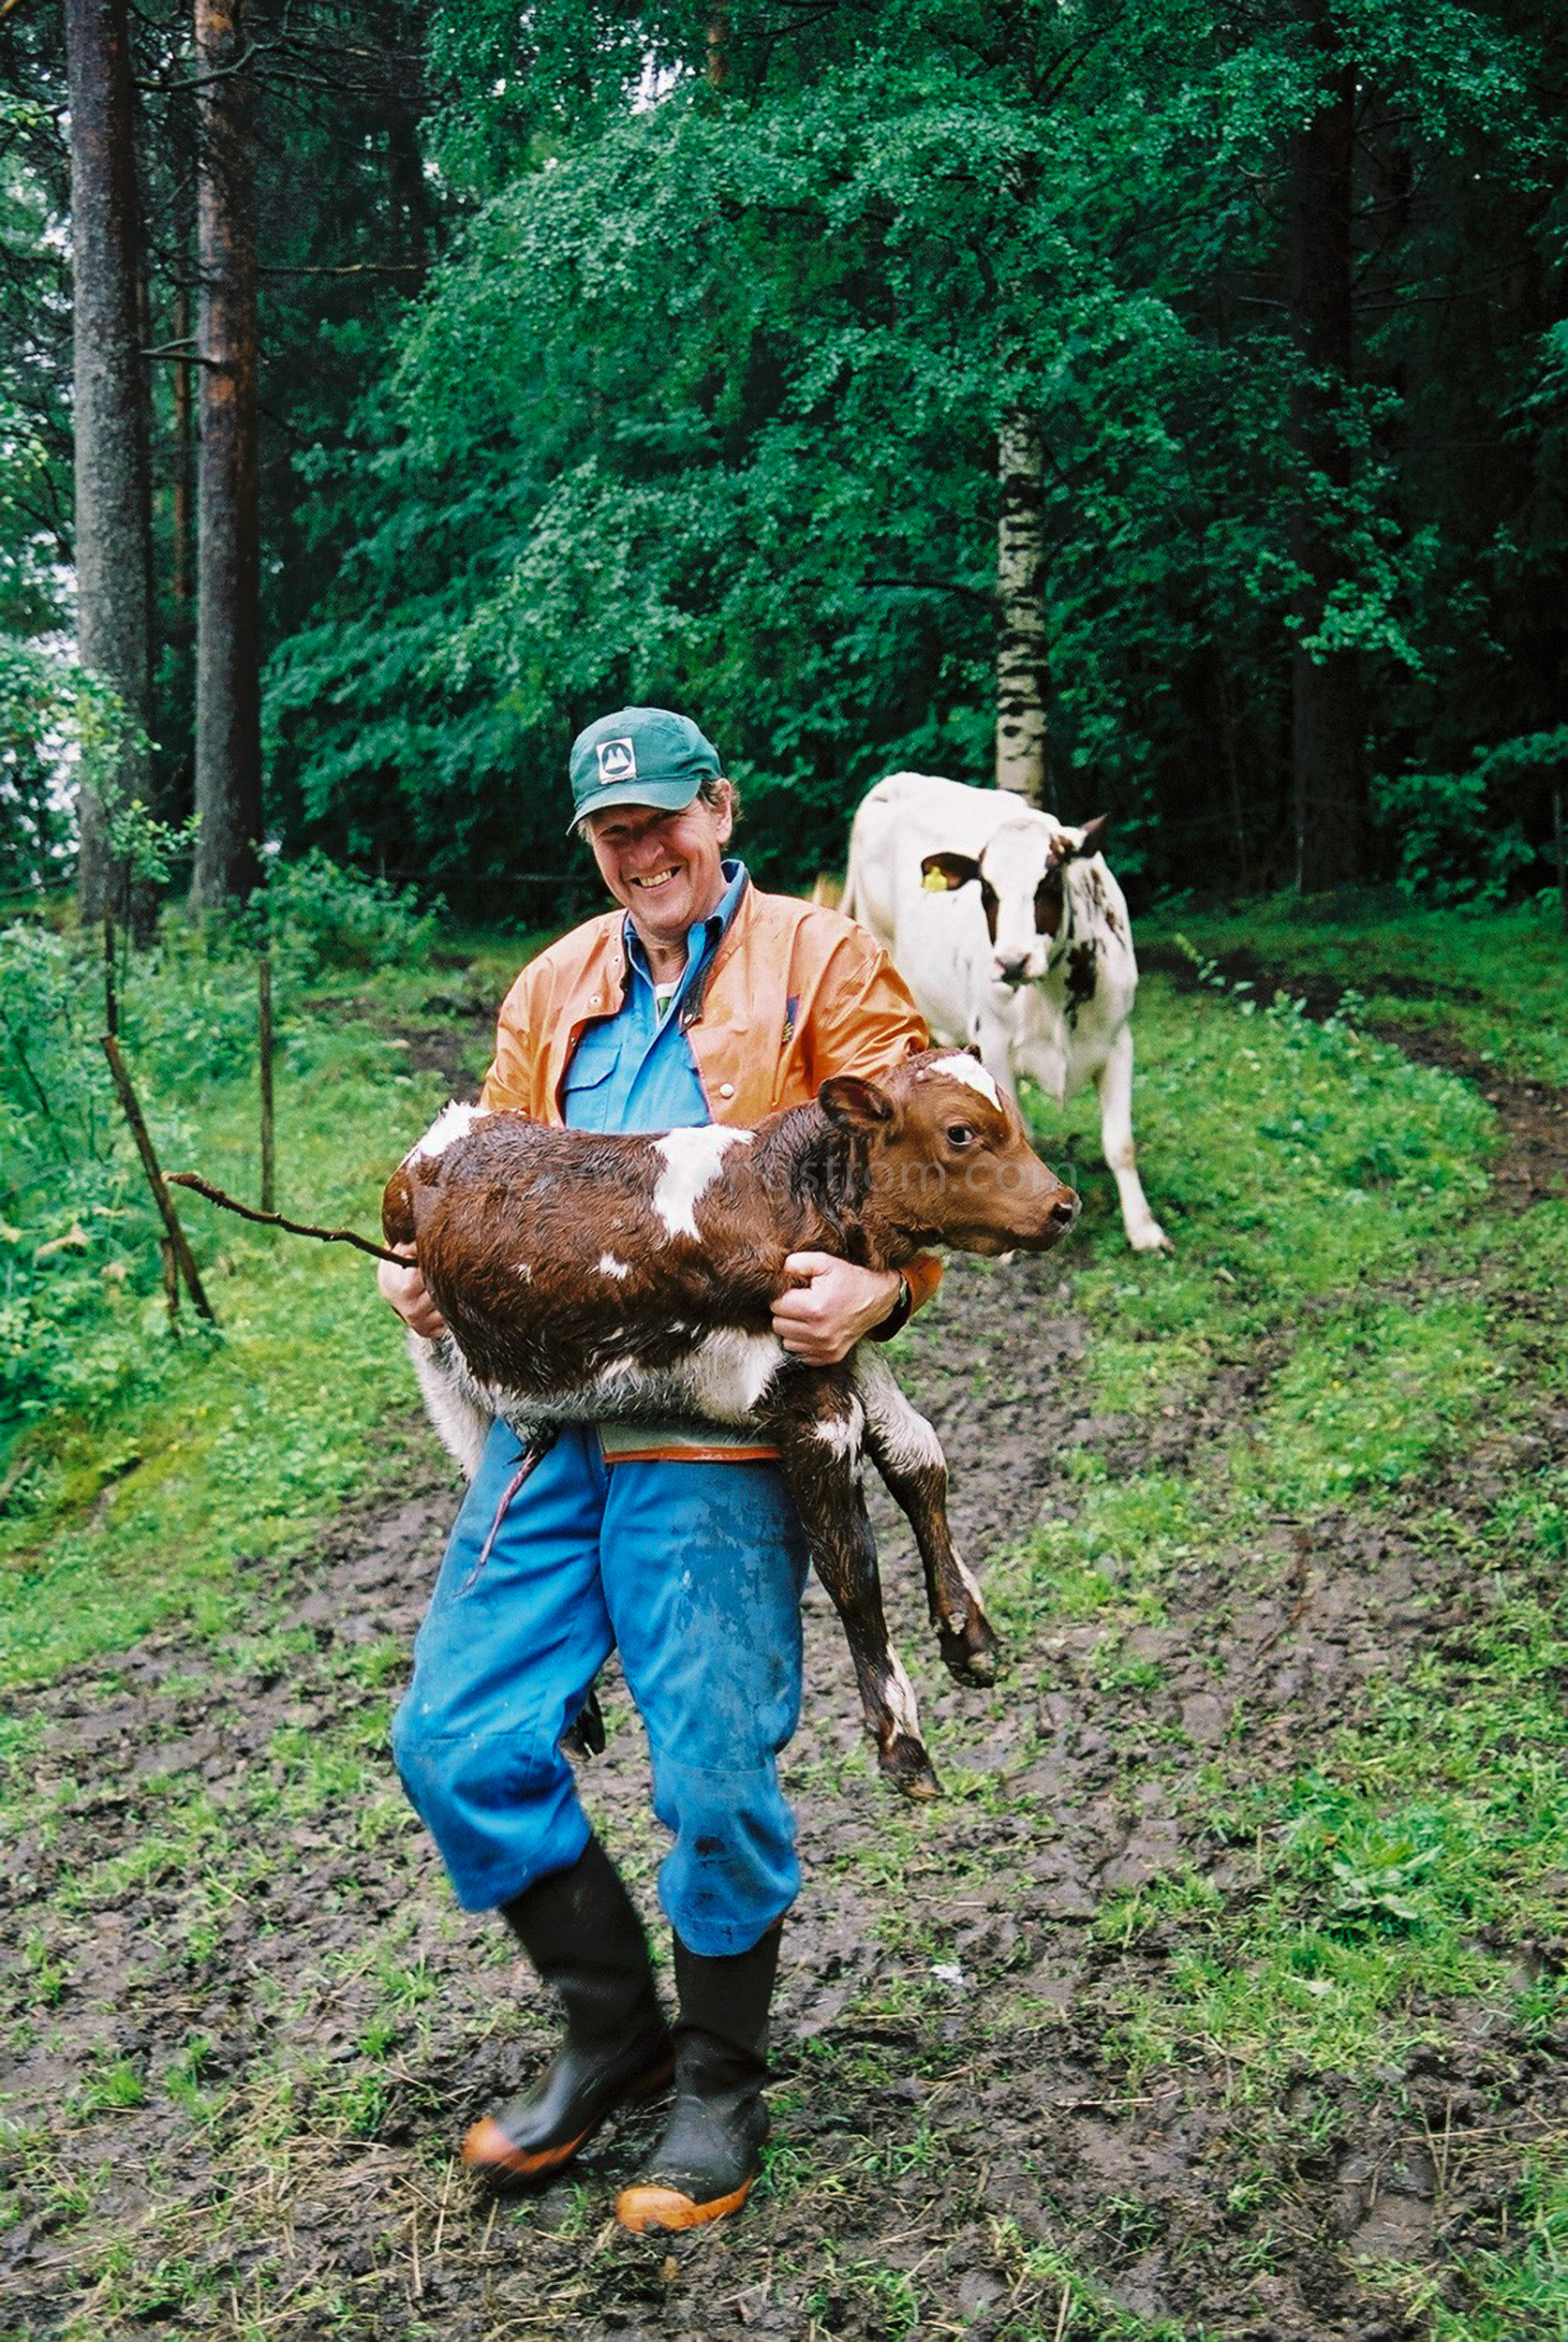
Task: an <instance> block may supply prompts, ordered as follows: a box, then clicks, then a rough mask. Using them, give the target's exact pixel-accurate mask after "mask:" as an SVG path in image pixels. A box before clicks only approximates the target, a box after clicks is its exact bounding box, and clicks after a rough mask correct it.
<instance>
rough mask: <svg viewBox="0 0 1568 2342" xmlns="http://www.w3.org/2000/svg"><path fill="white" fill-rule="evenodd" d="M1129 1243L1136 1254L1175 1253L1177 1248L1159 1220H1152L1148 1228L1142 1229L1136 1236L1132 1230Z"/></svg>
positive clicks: (1128, 1239) (1129, 1234)
mask: <svg viewBox="0 0 1568 2342" xmlns="http://www.w3.org/2000/svg"><path fill="white" fill-rule="evenodd" d="M1127 1241H1128V1242H1129V1244H1131V1245H1132V1250H1133V1251H1134V1252H1135V1253H1174V1252H1175V1251H1176V1246H1175V1245H1174V1244H1173V1243H1172V1242H1171V1239H1170V1238H1169V1237H1168V1236H1167V1235H1166V1234H1165V1231H1164V1229H1163V1228H1162V1227H1161V1225H1160V1223H1159V1222H1158V1221H1157V1220H1151V1221H1150V1222H1149V1223H1148V1226H1147V1227H1146V1228H1140V1229H1139V1230H1138V1232H1137V1234H1136V1236H1134V1235H1133V1234H1132V1232H1131V1230H1130V1231H1129V1233H1128V1238H1127Z"/></svg>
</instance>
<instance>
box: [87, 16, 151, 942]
mask: <svg viewBox="0 0 1568 2342" xmlns="http://www.w3.org/2000/svg"><path fill="white" fill-rule="evenodd" d="M66 38H67V53H68V64H69V73H70V107H71V255H72V277H73V310H74V326H75V376H74V380H75V413H74V417H73V421H74V425H75V432H76V584H77V654H78V657H79V658H80V660H81V664H82V666H83V667H85V668H87V669H88V670H89V672H90V673H91V674H95V675H97V676H100V677H101V678H102V680H103V681H104V682H106V683H108V684H110V685H111V686H112V688H113V689H114V690H115V691H116V692H117V693H118V694H119V697H120V700H121V702H122V704H123V705H124V707H125V711H126V716H127V717H128V718H129V719H130V720H131V721H132V722H133V723H134V724H136V725H137V726H138V727H139V729H140V730H141V732H142V733H143V734H145V731H146V729H147V726H148V724H149V721H150V719H151V702H152V671H153V553H152V491H151V485H150V473H149V467H148V452H147V395H146V368H145V363H144V361H143V359H142V355H141V322H140V317H139V302H140V287H139V275H140V271H139V267H138V245H139V240H140V238H139V223H138V215H137V200H136V162H135V146H134V112H133V105H132V93H131V61H130V44H129V35H128V31H127V25H126V0H67V7H66ZM117 778H118V779H119V781H120V782H121V784H122V785H123V786H124V788H125V789H126V793H127V794H130V795H140V796H141V797H142V798H144V799H145V798H146V796H147V794H148V791H149V786H150V784H149V778H148V772H147V759H146V755H145V753H144V751H142V750H141V749H133V750H132V751H131V752H130V753H129V754H127V755H126V757H125V758H124V759H123V760H122V762H121V764H120V768H119V772H118V774H117ZM114 882H115V872H114V871H113V869H112V867H111V861H110V853H109V839H108V836H107V833H106V827H105V820H104V808H103V805H102V803H101V801H100V799H99V798H98V796H97V795H96V793H95V792H93V791H92V790H89V789H87V788H85V787H84V788H83V789H82V791H81V854H80V858H79V861H78V865H77V892H78V898H79V901H80V903H81V915H82V917H83V918H84V919H87V918H93V919H96V917H97V916H98V915H99V914H100V912H102V910H103V908H104V906H105V904H106V902H108V901H110V900H111V894H112V891H113V888H114Z"/></svg>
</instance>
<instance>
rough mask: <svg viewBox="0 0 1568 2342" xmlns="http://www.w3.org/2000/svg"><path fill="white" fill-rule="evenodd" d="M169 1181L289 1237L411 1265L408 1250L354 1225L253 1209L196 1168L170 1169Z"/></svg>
mask: <svg viewBox="0 0 1568 2342" xmlns="http://www.w3.org/2000/svg"><path fill="white" fill-rule="evenodd" d="M169 1184H170V1187H188V1188H191V1189H193V1190H194V1192H195V1193H197V1194H198V1195H205V1197H206V1198H207V1201H208V1202H209V1204H218V1205H221V1206H222V1208H223V1209H224V1210H225V1211H237V1212H238V1213H239V1215H240V1218H241V1219H242V1220H254V1221H255V1222H256V1223H257V1224H258V1225H259V1227H263V1228H282V1229H284V1230H285V1231H286V1232H287V1233H288V1235H289V1236H313V1237H316V1238H318V1239H319V1240H320V1242H321V1243H323V1244H351V1245H352V1246H353V1247H354V1249H355V1251H356V1252H359V1253H369V1254H370V1257H371V1259H372V1260H390V1261H392V1263H393V1264H394V1265H395V1266H396V1267H399V1268H407V1266H408V1261H407V1254H406V1253H389V1252H388V1250H387V1248H386V1246H385V1245H384V1244H372V1242H371V1241H370V1238H368V1237H367V1236H359V1235H357V1234H356V1233H355V1231H354V1230H353V1229H352V1228H317V1227H313V1226H312V1225H311V1223H310V1222H309V1221H308V1220H284V1219H281V1218H280V1217H279V1215H278V1214H277V1213H276V1212H275V1211H252V1209H251V1208H250V1206H249V1205H248V1204H242V1203H238V1202H236V1201H235V1199H234V1197H233V1196H232V1195H226V1194H225V1193H224V1192H223V1190H222V1188H221V1187H214V1186H213V1185H212V1183H211V1182H210V1181H209V1180H207V1179H202V1178H198V1177H197V1175H196V1173H195V1172H194V1171H171V1172H170V1175H169Z"/></svg>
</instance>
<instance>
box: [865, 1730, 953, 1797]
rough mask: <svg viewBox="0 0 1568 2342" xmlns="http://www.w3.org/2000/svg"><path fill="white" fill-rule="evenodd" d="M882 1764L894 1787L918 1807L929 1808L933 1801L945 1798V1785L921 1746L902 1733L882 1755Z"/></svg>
mask: <svg viewBox="0 0 1568 2342" xmlns="http://www.w3.org/2000/svg"><path fill="white" fill-rule="evenodd" d="M880 1764H881V1768H882V1771H883V1773H884V1775H885V1776H886V1778H887V1779H888V1780H889V1781H891V1782H892V1784H893V1786H894V1787H895V1789H897V1790H898V1791H899V1793H900V1794H901V1795H902V1796H904V1797H907V1798H912V1799H913V1800H914V1801H915V1802H916V1803H917V1804H929V1803H930V1801H931V1800H932V1799H933V1798H938V1797H940V1796H941V1795H942V1785H941V1783H940V1782H939V1780H938V1778H937V1775H936V1772H935V1771H934V1770H933V1768H932V1764H931V1759H930V1757H929V1756H927V1755H926V1753H925V1747H924V1745H923V1744H922V1742H919V1741H911V1740H910V1739H908V1738H907V1737H906V1736H905V1735H903V1734H902V1733H900V1734H899V1736H898V1737H897V1738H896V1739H895V1740H893V1741H890V1742H888V1744H887V1746H886V1747H885V1748H884V1749H883V1750H882V1751H881V1752H880Z"/></svg>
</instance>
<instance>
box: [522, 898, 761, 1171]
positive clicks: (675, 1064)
mask: <svg viewBox="0 0 1568 2342" xmlns="http://www.w3.org/2000/svg"><path fill="white" fill-rule="evenodd" d="M722 867H723V871H724V881H725V884H724V892H723V894H722V895H721V896H720V897H719V900H718V907H717V910H716V911H712V912H709V914H708V916H707V917H706V918H705V919H699V920H698V922H697V924H696V926H693V927H692V928H690V929H689V931H688V935H687V939H686V966H685V968H684V970H683V971H682V973H681V977H680V981H679V983H678V984H677V985H676V986H675V989H674V993H673V997H672V998H671V1000H670V1001H669V1004H668V1005H667V1007H666V1008H665V1010H664V1013H663V1015H659V1011H658V1001H656V999H655V997H654V983H653V975H652V972H651V971H650V970H649V967H648V958H647V954H646V953H645V952H644V950H643V944H642V941H641V939H640V938H639V936H638V933H637V930H636V928H635V927H634V926H632V924H631V920H630V918H629V917H628V919H627V921H626V926H625V942H626V956H627V964H628V967H629V971H630V974H629V983H628V986H627V995H626V999H625V1001H624V1002H623V1004H622V1006H621V1007H620V1008H619V1009H618V1010H617V1011H616V1013H615V1015H614V1016H605V1017H601V1018H600V1019H599V1022H598V1023H597V1024H593V1025H590V1026H589V1027H588V1029H587V1030H586V1031H585V1032H584V1035H583V1038H582V1039H581V1041H579V1043H578V1044H577V1046H576V1048H575V1049H574V1050H573V1051H572V1053H571V1058H570V1062H569V1064H568V1066H567V1070H566V1079H565V1081H564V1082H563V1083H562V1086H561V1114H562V1119H563V1120H564V1121H565V1123H566V1126H567V1128H568V1130H570V1131H622V1132H635V1131H678V1130H692V1129H695V1128H696V1127H697V1126H698V1125H699V1124H702V1123H706V1122H711V1121H712V1120H713V1116H712V1115H711V1113H710V1112H709V1111H708V1101H707V1098H706V1095H705V1094H704V1092H703V1084H702V1079H701V1077H700V1075H699V1074H698V1072H697V1060H696V1059H695V1058H694V1057H693V1056H692V1054H691V1045H690V1044H689V1042H688V1040H687V1037H686V1034H685V1032H684V1031H683V1030H681V1010H682V1007H683V1005H684V1004H685V1003H686V1002H687V1001H688V1000H690V999H691V998H692V996H693V994H695V993H697V992H699V991H700V989H701V986H702V984H703V978H704V977H705V976H706V974H707V971H708V969H709V967H710V966H711V964H712V961H713V956H714V954H715V952H717V949H718V946H719V944H720V942H721V941H722V940H723V937H724V931H725V929H726V927H728V926H729V924H730V922H731V920H732V918H733V917H734V915H735V911H736V908H737V906H738V905H739V902H740V898H741V897H742V895H743V894H744V893H745V891H746V883H747V879H746V865H745V863H744V862H726V863H725V864H724V865H723V866H722Z"/></svg>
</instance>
